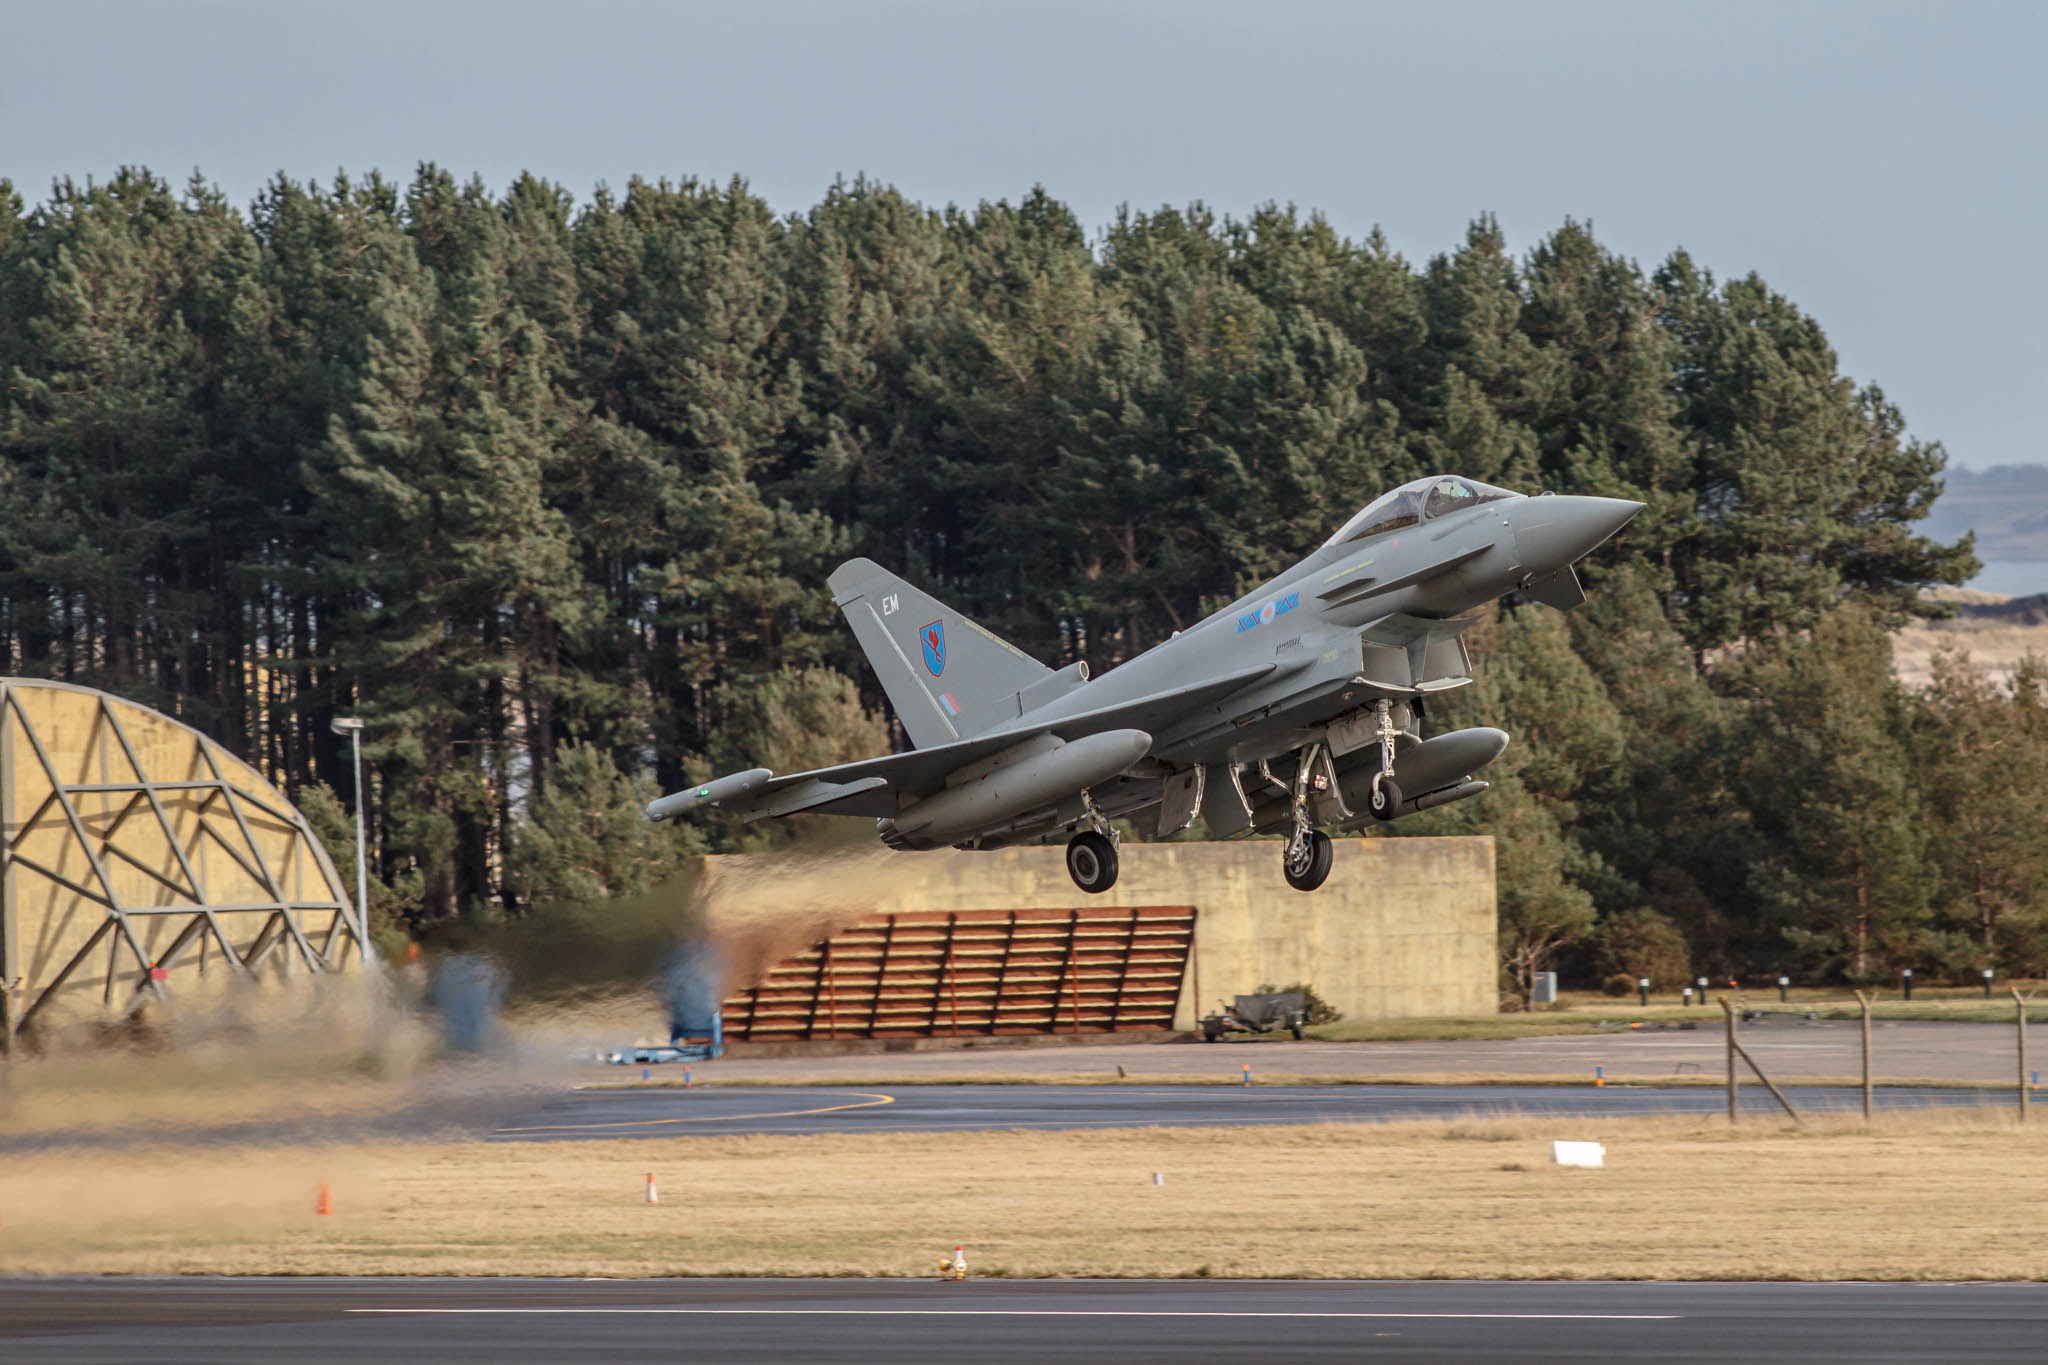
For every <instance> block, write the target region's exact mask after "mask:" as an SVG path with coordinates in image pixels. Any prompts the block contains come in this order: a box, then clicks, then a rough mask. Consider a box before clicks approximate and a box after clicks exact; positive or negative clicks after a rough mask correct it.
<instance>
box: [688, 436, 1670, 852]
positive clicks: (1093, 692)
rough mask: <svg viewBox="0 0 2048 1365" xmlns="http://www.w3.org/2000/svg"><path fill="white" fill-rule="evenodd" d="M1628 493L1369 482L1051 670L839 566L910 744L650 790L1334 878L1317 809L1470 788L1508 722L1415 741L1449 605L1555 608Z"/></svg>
mask: <svg viewBox="0 0 2048 1365" xmlns="http://www.w3.org/2000/svg"><path fill="white" fill-rule="evenodd" d="M1641 509H1642V504H1641V503H1638V502H1625V501H1622V500H1620V499H1616V498H1591V497H1559V496H1554V495H1548V494H1546V495H1542V496H1538V497H1526V496H1524V495H1522V494H1520V493H1512V492H1509V491H1508V490H1507V489H1505V488H1494V487H1492V486H1490V485H1488V484H1483V483H1479V482H1477V481H1475V480H1472V479H1464V478H1458V477H1455V476H1439V477H1435V478H1428V479H1418V480H1416V481H1415V482H1413V483H1409V484H1403V485H1402V486H1401V487H1399V488H1396V489H1394V490H1393V491H1392V492H1390V493H1387V494H1386V495H1384V496H1383V497H1380V498H1378V499H1377V500H1375V501H1374V502H1372V503H1371V504H1369V505H1368V506H1367V507H1365V509H1364V510H1362V511H1360V512H1359V513H1358V514H1357V515H1356V516H1354V517H1352V518H1351V519H1350V520H1349V521H1347V522H1345V523H1344V525H1343V526H1342V527H1341V528H1340V529H1339V530H1338V531H1337V533H1336V534H1335V535H1333V536H1331V537H1330V538H1329V539H1328V540H1326V541H1324V542H1323V544H1322V546H1321V547H1320V548H1319V549H1317V550H1316V551H1315V553H1313V554H1311V555H1309V556H1308V558H1306V559H1304V560H1302V561H1301V562H1300V563H1298V564H1296V565H1295V566H1294V567H1293V568H1291V569H1289V570H1287V571H1286V572H1285V573H1283V574H1281V575H1280V576H1279V577H1277V578H1274V579H1272V580H1271V581H1269V582H1266V583H1263V584H1261V585H1260V586H1259V587H1258V588H1257V589H1256V590H1254V591H1252V592H1250V593H1247V594H1246V595H1245V596H1243V597H1241V598H1239V599H1238V600H1237V601H1235V602H1232V603H1231V604H1230V605H1229V606H1227V607H1224V608H1223V609H1222V610H1221V611H1218V612H1216V613H1215V614H1214V615H1212V616H1210V617H1208V618H1207V619H1206V620H1204V621H1201V622H1200V623H1198V624H1196V625H1194V626H1191V627H1189V628H1188V629H1187V630H1184V631H1180V632H1178V633H1177V634H1175V635H1174V636H1173V638H1172V639H1169V640H1166V641H1163V642H1162V643H1160V644H1158V645H1155V646H1153V647H1152V648H1151V649H1149V650H1146V651H1145V652H1144V653H1143V654H1140V655H1138V656H1137V657H1136V658H1134V659H1132V660H1130V661H1129V662H1127V663H1124V664H1121V665H1119V666H1118V667H1116V668H1113V669H1111V670H1109V671H1108V672H1105V673H1104V674H1103V675H1102V676H1101V677H1099V678H1090V677H1089V675H1088V666H1087V664H1085V663H1076V664H1070V665H1068V666H1067V667H1065V668H1061V669H1051V668H1047V667H1046V666H1045V665H1044V664H1041V663H1039V662H1038V661H1037V660H1036V659H1033V658H1031V657H1030V656H1028V655H1026V654H1025V653H1024V652H1023V651H1021V650H1019V649H1017V648H1015V647H1014V646H1012V645H1009V644H1007V643H1005V642H1004V641H1002V640H1000V639H998V638H997V637H996V636H994V635H993V634H991V633H989V632H988V631H987V630H984V629H983V628H982V627H980V626H978V625H976V624H975V623H974V622H973V621H971V620H969V619H968V618H967V617H965V616H962V615H961V614H960V613H959V612H957V611H954V610H953V609H952V608H950V607H948V606H946V605H945V604H944V603H942V602H939V601H937V600H936V599H934V598H932V597H929V596H927V595H925V594H924V593H922V592H920V591H918V590H917V589H916V588H914V587H912V586H911V585H910V584H908V583H906V582H904V581H903V580H902V579H900V578H898V577H896V576H895V575H894V574H892V573H890V572H889V571H888V570H886V569H884V568H882V567H881V566H880V565H878V564H876V563H874V562H873V561H872V560H867V559H854V560H849V561H848V562H846V563H844V564H842V565H840V566H839V568H838V569H837V570H836V571H835V572H834V573H833V574H832V577H831V579H830V583H831V586H832V591H833V594H834V596H835V600H836V601H837V602H838V604H839V607H840V609H841V610H842V611H844V612H845V613H846V621H847V624H848V625H849V626H851V627H852V628H853V634H854V637H855V639H857V640H858V641H859V642H860V647H861V649H862V650H863V651H864V652H865V653H866V655H867V659H868V663H869V665H870V666H871V667H873V669H874V670H875V672H876V674H877V675H878V676H879V677H880V679H881V682H882V686H883V688H884V689H885V690H886V691H887V692H888V694H889V701H890V704H891V705H892V706H894V707H895V710H896V714H897V716H898V718H900V719H901V720H902V722H903V728H904V730H905V731H906V732H907V733H908V735H909V738H910V742H911V743H912V744H913V745H914V746H915V747H914V748H912V749H911V750H910V751H908V752H906V753H900V754H887V755H884V756H883V757H881V758H871V759H867V760H865V761H863V762H859V763H847V764H842V765H840V766H839V767H836V768H820V769H818V770H816V771H814V772H804V773H794V774H790V775H788V776H778V775H777V774H775V773H773V772H771V771H770V770H769V769H767V768H753V769H749V770H748V771H746V772H742V773H733V774H731V775H729V776H726V777H720V778H717V779H715V780H714V781H711V782H707V783H705V784H704V785H703V786H701V787H697V788H694V789H692V790H690V791H686V792H678V793H676V794H675V795H673V796H664V797H662V798H661V799H660V800H658V801H655V802H654V803H652V804H651V805H649V806H648V808H647V814H648V816H649V817H650V818H652V819H655V820H661V819H666V818H668V817H671V816H675V815H680V814H682V813H683V812H684V811H687V810H690V809H692V808H695V807H698V806H718V807H723V808H725V809H728V810H733V811H737V812H739V813H740V814H741V815H742V816H743V817H744V818H745V819H746V820H748V821H750V822H751V821H756V820H766V819H770V818H773V817H777V816H785V815H796V814H798V813H800V812H817V813H822V814H829V815H857V816H865V817H867V818H869V819H872V820H874V822H875V827H876V831H877V833H878V834H879V835H880V836H881V839H882V842H883V843H885V844H887V845H888V846H889V847H891V848H897V849H931V848H939V847H942V846H946V845H950V846H952V847H954V848H963V849H993V848H1002V847H1005V846H1006V845H1011V844H1020V843H1026V842H1039V841H1042V840H1044V839H1046V838H1048V837H1050V836H1053V835H1056V834H1064V835H1067V836H1068V842H1067V871H1068V872H1069V873H1070V874H1071V875H1072V877H1073V879H1074V884H1075V885H1076V886H1078V887H1080V888H1081V889H1082V890H1083V891H1088V892H1101V891H1107V890H1109V888H1110V887H1111V886H1113V885H1115V884H1116V874H1117V853H1116V839H1117V835H1116V831H1115V830H1114V828H1113V827H1112V826H1111V824H1110V822H1111V821H1112V820H1116V819H1119V818H1125V817H1128V818H1132V819H1149V821H1150V822H1151V825H1152V829H1153V831H1154V833H1155V834H1157V835H1159V836H1161V837H1163V836H1165V835H1168V834H1172V833H1174V832H1176V831H1178V830H1181V829H1185V828H1186V827H1187V826H1188V825H1190V824H1192V823H1193V822H1194V820H1195V817H1196V816H1197V815H1199V816H1201V817H1202V819H1203V820H1204V821H1206V822H1207V824H1208V828H1209V831H1210V833H1212V834H1214V835H1218V836H1230V835H1240V834H1246V833H1269V832H1272V833H1279V832H1284V833H1285V834H1286V835H1287V841H1286V844H1285V847H1284V851H1283V857H1282V871H1283V873H1284V874H1285V876H1286V879H1287V884H1288V885H1290V886H1292V887H1295V888H1296V889H1298V890H1302V891H1313V890H1314V889H1315V888H1316V887H1318V886H1321V885H1322V884H1323V882H1324V880H1325V879H1326V878H1327V877H1328V876H1329V875H1330V863H1331V858H1332V856H1333V849H1332V845H1331V841H1330V837H1329V835H1328V834H1326V833H1324V832H1323V831H1324V829H1325V828H1335V829H1338V830H1351V829H1356V828H1358V827H1360V826H1362V825H1364V824H1366V823H1367V822H1369V821H1373V820H1392V819H1395V818H1397V817H1399V816H1402V815H1406V814H1408V813H1410V812H1413V811H1423V810H1428V809H1430V808H1431V807H1433V806H1441V805H1444V804H1445V803H1447V802H1451V801H1460V800H1463V799H1464V798H1465V797H1468V796H1475V795H1477V794H1478V793H1480V792H1482V791H1485V790H1486V788H1487V785H1488V784H1487V783H1485V782H1483V781H1479V780H1478V779H1476V778H1475V777H1474V776H1473V774H1475V773H1477V772H1479V771H1480V770H1481V769H1483V768H1484V767H1485V766H1486V765H1487V764H1488V763H1491V762H1492V761H1493V760H1494V759H1495V758H1497V757H1499V755H1500V752H1501V750H1503V749H1504V748H1506V747H1507V742H1508V737H1507V735H1506V734H1505V733H1503V732H1502V731H1500V730H1494V729H1489V728H1485V727H1480V728H1475V729H1467V730H1453V731H1451V732H1449V733H1447V734H1441V735H1437V736H1435V737H1433V738H1429V739H1424V738H1423V736H1422V723H1423V719H1424V709H1425V706H1426V703H1427V701H1428V699H1429V698H1430V697H1432V696H1434V695H1435V694H1437V693H1439V692H1446V691H1449V690H1450V689H1452V688H1455V687H1462V686H1464V685H1465V684H1466V683H1468V682H1470V681H1471V678H1470V677H1469V674H1470V671H1471V659H1470V656H1469V655H1468V654H1467V652H1466V649H1465V644H1464V641H1463V639H1462V638H1461V637H1462V636H1463V635H1464V633H1465V630H1466V628H1467V627H1468V626H1470V625H1471V624H1472V622H1473V620H1474V619H1476V618H1474V617H1470V616H1467V615H1465V614H1464V613H1466V612H1469V611H1471V610H1472V609H1473V608H1475V607H1478V606H1480V605H1482V604H1484V603H1486V602H1490V601H1492V600H1493V599H1494V598H1497V597H1500V596H1503V595H1504V594H1507V593H1510V592H1521V593H1524V594H1526V595H1527V596H1529V597H1531V598H1533V599H1534V600H1536V601H1538V602H1543V603H1547V604H1548V605H1550V606H1553V607H1558V608H1560V609H1566V610H1568V609H1570V608H1572V607H1574V606H1577V605H1578V604H1579V603H1580V602H1582V601H1584V600H1585V594H1584V592H1583V591H1582V590H1581V589H1580V587H1579V580H1578V576H1577V574H1575V573H1574V572H1573V570H1572V565H1573V564H1575V563H1577V562H1578V561H1579V560H1580V559H1582V558H1584V557H1585V556H1586V555H1587V554H1588V553H1589V552H1590V551H1592V550H1593V549H1594V547H1596V546H1598V545H1599V544H1600V543H1601V542H1603V541H1605V540H1606V539H1607V538H1608V537H1610V536H1612V535H1614V534H1615V533H1616V532H1617V531H1619V530H1620V529H1621V528H1622V526H1624V525H1625V524H1626V523H1627V522H1628V520H1629V518H1631V517H1633V516H1634V515H1635V514H1636V513H1637V512H1638V511H1640V510H1641Z"/></svg>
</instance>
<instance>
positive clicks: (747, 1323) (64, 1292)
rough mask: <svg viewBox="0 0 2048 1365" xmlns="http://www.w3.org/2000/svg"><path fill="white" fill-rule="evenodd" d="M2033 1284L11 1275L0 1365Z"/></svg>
mask: <svg viewBox="0 0 2048 1365" xmlns="http://www.w3.org/2000/svg"><path fill="white" fill-rule="evenodd" d="M2044 1337H2048V1285H2041V1284H1984V1285H1932V1284H1640V1283H1631V1284H1608V1283H1586V1282H1567V1283H1531V1282H1523V1283H1482V1282H1459V1281H1418V1282H1412V1283H1408V1282H1386V1281H1368V1282H1347V1281H1270V1280H1268V1281H1229V1280H1218V1281H1200V1282H1197V1281H1146V1280H1078V1281H1048V1280H1034V1281H1016V1282H1005V1281H994V1280H990V1281H970V1282H969V1283H966V1284H959V1285H945V1284H939V1283H936V1282H931V1281H904V1280H637V1281H577V1280H331V1279H290V1280H217V1279H190V1280H163V1279H154V1280H15V1281H0V1355H4V1357H5V1358H6V1359H7V1360H8V1361H9V1362H10V1365H15V1363H16V1362H66V1363H67V1365H71V1363H75V1362H81V1361H108V1360H119V1361H152V1362H194V1363H195V1365H197V1363H199V1362H207V1363H209V1365H210V1363H211V1362H219V1361H258V1360H286V1359H288V1360H292V1361H295V1362H302V1363H303V1362H313V1361H375V1362H379V1363H380V1365H382V1363H383V1362H390V1361H398V1360H436V1361H539V1360H567V1359H584V1360H689V1361H699V1360H718V1361H768V1360H789V1359H800V1360H812V1361H869V1360H885V1359H886V1360H949V1361H967V1360H972V1361H1002V1362H1009V1361H1063V1360H1111V1359H1113V1360H1117V1361H1120V1362H1124V1361H1128V1362H1149V1361H1161V1362H1164V1361H1172V1362H1176V1365H1186V1362H1190V1361H1225V1362H1231V1365H1243V1363H1244V1362H1250V1361H1261V1360H1276V1359H1286V1360H1290V1361H1292V1360H1356V1359H1371V1360H1385V1361H1401V1360H1432V1361H1441V1360H1458V1361H1509V1360H1513V1361H1526V1360H1545V1359H1548V1360H1616V1361H1620V1360H1629V1361H1638V1360H1689V1361H1692V1360H1699V1361H1781V1360H1788V1359H1802V1360H1808V1361H1834V1360H1841V1361H1848V1360H1854V1361H1903V1360H1913V1361H1925V1360H1944V1361H1994V1360H2038V1359H2040V1357H2041V1350H2042V1342H2043V1340H2044Z"/></svg>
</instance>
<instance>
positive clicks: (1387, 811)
mask: <svg viewBox="0 0 2048 1365" xmlns="http://www.w3.org/2000/svg"><path fill="white" fill-rule="evenodd" d="M1367 808H1368V809H1369V810H1371V811H1372V818H1373V819H1375V820H1391V819H1393V818H1394V815H1395V813H1396V812H1398V811H1399V810H1400V809H1401V789H1400V788H1399V787H1397V786H1395V785H1394V779H1393V778H1391V777H1383V778H1381V779H1380V780H1379V784H1378V785H1377V786H1375V787H1374V788H1373V789H1372V796H1371V797H1370V798H1368V801H1367Z"/></svg>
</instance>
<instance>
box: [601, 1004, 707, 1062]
mask: <svg viewBox="0 0 2048 1365" xmlns="http://www.w3.org/2000/svg"><path fill="white" fill-rule="evenodd" d="M724 1055H725V1017H724V1015H723V1014H722V1013H721V1012H719V1011H717V1010H713V1011H712V1012H711V1017H710V1019H709V1020H708V1021H695V1022H693V1023H690V1024H685V1025H683V1026H681V1027H678V1028H677V1030H676V1031H675V1032H674V1033H673V1034H671V1035H669V1040H668V1046H666V1047H661V1046H652V1047H650V1046H646V1045H644V1044H639V1045H635V1046H633V1047H626V1048H620V1049H619V1050H618V1051H616V1052H607V1053H604V1054H603V1058H602V1059H603V1060H604V1061H607V1062H611V1063H613V1064H614V1065H617V1066H649V1065H657V1064H659V1063H662V1062H710V1061H716V1060H717V1059H718V1058H720V1057H723V1056H724Z"/></svg>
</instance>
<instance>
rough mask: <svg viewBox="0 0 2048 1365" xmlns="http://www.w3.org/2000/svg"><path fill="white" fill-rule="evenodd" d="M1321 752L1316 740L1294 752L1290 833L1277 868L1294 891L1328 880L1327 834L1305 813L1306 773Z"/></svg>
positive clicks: (1331, 855) (1331, 854)
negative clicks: (1292, 831) (1292, 830)
mask: <svg viewBox="0 0 2048 1365" xmlns="http://www.w3.org/2000/svg"><path fill="white" fill-rule="evenodd" d="M1322 756H1323V746H1322V744H1321V742H1320V741H1318V742H1317V743H1314V744H1311V745H1309V746H1308V747H1307V748H1306V749H1303V750H1302V751H1301V752H1300V753H1299V754H1297V755H1295V763H1294V789H1293V790H1292V791H1291V792H1290V793H1289V794H1288V795H1289V799H1290V802H1291V806H1292V811H1291V813H1292V815H1293V817H1294V833H1293V834H1292V835H1291V836H1290V837H1289V838H1288V840H1287V849H1286V851H1285V852H1284V853H1283V854H1281V858H1280V872H1281V875H1282V876H1284V877H1286V878H1287V884H1288V885H1289V886H1291V887H1293V888H1294V889H1295V890H1296V891H1313V890H1315V889H1316V888H1317V887H1319V886H1321V885H1322V884H1323V883H1324V882H1325V881H1328V880H1329V877H1330V865H1331V864H1332V863H1333V862H1335V861H1336V856H1337V851H1336V849H1335V848H1334V847H1333V846H1332V845H1331V843H1330V836H1329V835H1327V834H1325V833H1323V832H1322V831H1321V830H1319V829H1317V828H1316V827H1315V825H1314V824H1313V823H1311V822H1310V820H1309V815H1308V789H1309V780H1310V777H1309V775H1310V774H1311V773H1312V772H1314V771H1315V768H1316V764H1317V763H1318V762H1319V761H1320V760H1321V758H1322Z"/></svg>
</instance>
